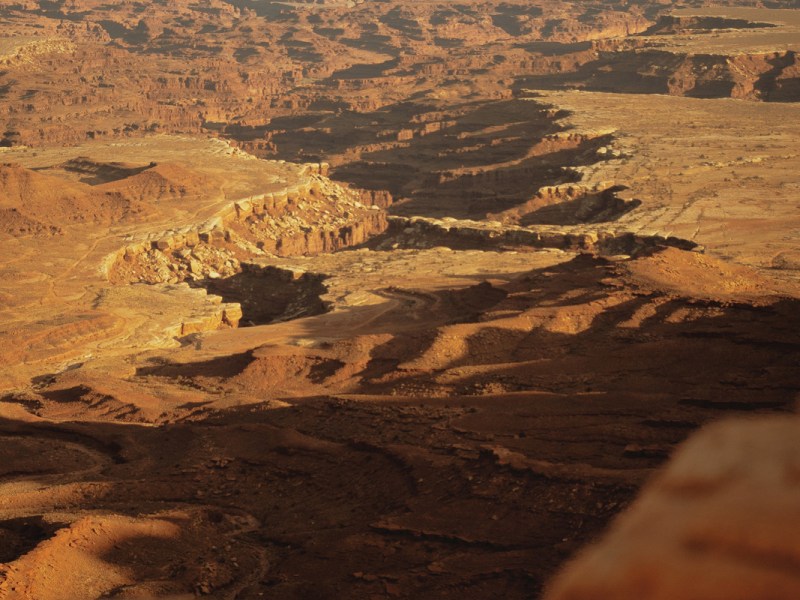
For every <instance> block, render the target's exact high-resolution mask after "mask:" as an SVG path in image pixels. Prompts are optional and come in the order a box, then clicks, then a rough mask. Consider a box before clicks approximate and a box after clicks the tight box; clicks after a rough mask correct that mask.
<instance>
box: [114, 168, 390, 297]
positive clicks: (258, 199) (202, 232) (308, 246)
mask: <svg viewBox="0 0 800 600" xmlns="http://www.w3.org/2000/svg"><path fill="white" fill-rule="evenodd" d="M362 199H363V200H367V201H374V202H376V203H378V204H381V203H389V202H390V201H391V197H390V196H389V195H388V194H380V193H373V192H365V191H363V190H350V189H347V188H343V187H341V186H339V185H337V184H334V183H333V182H331V181H330V180H328V179H327V178H324V177H321V176H314V177H312V178H311V180H310V182H309V183H306V184H301V185H298V186H295V187H293V188H291V189H289V190H286V191H281V192H276V193H268V194H264V195H261V196H255V197H252V198H247V199H243V200H239V201H237V202H234V203H233V204H231V205H229V206H228V207H227V208H226V209H225V210H224V211H223V213H221V214H219V215H217V216H216V217H214V218H212V219H210V220H208V221H206V222H205V223H203V224H201V225H200V226H198V227H188V228H185V229H183V230H179V231H172V232H165V233H163V234H157V235H153V236H151V237H152V238H153V239H149V240H145V241H142V242H139V243H138V244H134V245H130V246H126V247H125V248H123V249H122V250H120V251H119V253H118V254H117V255H116V256H114V257H112V258H111V259H110V260H109V264H110V267H109V268H108V277H109V280H110V281H111V282H112V283H126V282H127V283H131V282H135V281H143V282H147V283H158V282H173V283H174V282H178V281H187V280H188V281H196V280H200V279H206V278H210V279H219V278H221V277H229V276H231V275H234V274H235V273H237V272H239V270H240V261H242V260H246V259H249V258H252V257H257V256H266V255H277V256H291V255H307V254H318V253H321V252H333V251H336V250H341V249H342V248H346V247H348V246H354V245H358V244H362V243H364V242H366V241H367V240H368V239H369V238H370V237H372V236H374V235H376V234H379V233H382V232H383V231H384V230H385V229H386V227H387V225H388V223H387V219H386V213H385V212H384V211H383V210H382V209H381V208H380V206H379V205H378V204H373V205H371V206H367V205H365V204H363V203H362V202H361V200H362Z"/></svg>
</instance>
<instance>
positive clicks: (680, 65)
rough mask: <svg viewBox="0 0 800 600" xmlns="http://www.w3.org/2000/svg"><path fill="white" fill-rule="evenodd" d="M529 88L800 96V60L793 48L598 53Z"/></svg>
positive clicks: (745, 96)
mask: <svg viewBox="0 0 800 600" xmlns="http://www.w3.org/2000/svg"><path fill="white" fill-rule="evenodd" d="M525 85H526V86H528V87H532V88H535V87H539V88H545V87H553V86H555V87H561V86H575V87H578V88H581V89H586V90H592V91H601V92H618V93H632V94H669V95H672V96H689V97H694V98H739V99H743V100H762V101H767V102H797V101H798V100H800V61H798V58H797V53H796V52H795V51H793V50H787V51H782V52H768V53H742V54H736V55H733V56H729V55H725V54H713V53H698V54H680V53H676V52H672V51H665V50H658V49H638V50H629V51H624V52H607V53H601V54H600V55H599V57H598V58H597V59H596V60H593V61H591V62H588V63H586V64H584V65H583V66H581V67H580V68H579V69H577V70H576V71H575V72H573V73H565V74H559V75H556V76H554V77H541V78H536V77H534V78H530V79H528V80H526V81H525Z"/></svg>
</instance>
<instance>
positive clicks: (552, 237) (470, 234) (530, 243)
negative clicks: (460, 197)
mask: <svg viewBox="0 0 800 600" xmlns="http://www.w3.org/2000/svg"><path fill="white" fill-rule="evenodd" d="M369 245H370V246H371V247H376V248H379V249H385V248H431V247H434V246H448V247H450V248H454V249H468V248H479V249H483V248H507V249H514V248H525V247H527V248H556V249H560V250H569V251H577V252H592V253H596V254H599V255H617V254H630V255H635V254H638V253H640V252H642V251H644V250H648V249H652V248H657V247H661V246H671V247H674V248H680V249H682V250H694V251H698V252H702V251H703V248H702V246H700V245H698V244H697V243H695V242H693V241H691V240H685V239H681V238H676V237H672V236H661V235H641V234H637V233H633V232H629V231H624V230H619V229H613V228H602V227H598V226H591V227H585V226H583V227H582V226H573V227H559V226H546V225H544V226H531V227H522V226H514V225H503V224H501V223H500V222H498V221H489V222H486V221H483V222H479V221H467V220H457V219H429V218H424V217H412V218H405V217H390V218H389V228H388V230H387V231H386V233H385V234H384V235H382V236H378V237H377V238H375V239H374V240H372V241H371V242H370V244H369Z"/></svg>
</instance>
